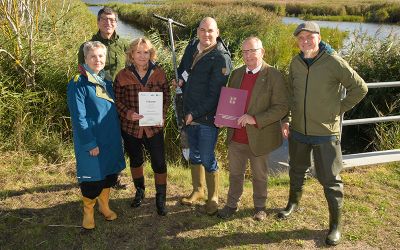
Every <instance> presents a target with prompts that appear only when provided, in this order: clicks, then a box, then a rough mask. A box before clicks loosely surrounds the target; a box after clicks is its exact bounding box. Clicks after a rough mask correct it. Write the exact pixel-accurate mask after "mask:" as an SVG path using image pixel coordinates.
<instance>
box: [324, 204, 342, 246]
mask: <svg viewBox="0 0 400 250" xmlns="http://www.w3.org/2000/svg"><path fill="white" fill-rule="evenodd" d="M328 208H329V232H328V235H327V236H326V239H325V243H326V244H327V245H330V246H336V245H337V244H339V242H340V238H341V236H342V233H341V221H342V209H341V208H339V205H338V202H337V201H336V200H333V199H332V201H328Z"/></svg>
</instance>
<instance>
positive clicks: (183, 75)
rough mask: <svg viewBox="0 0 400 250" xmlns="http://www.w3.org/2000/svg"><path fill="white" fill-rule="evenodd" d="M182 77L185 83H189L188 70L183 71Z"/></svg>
mask: <svg viewBox="0 0 400 250" xmlns="http://www.w3.org/2000/svg"><path fill="white" fill-rule="evenodd" d="M182 77H183V80H184V81H185V82H187V80H188V77H189V74H188V72H186V70H185V71H183V73H182Z"/></svg>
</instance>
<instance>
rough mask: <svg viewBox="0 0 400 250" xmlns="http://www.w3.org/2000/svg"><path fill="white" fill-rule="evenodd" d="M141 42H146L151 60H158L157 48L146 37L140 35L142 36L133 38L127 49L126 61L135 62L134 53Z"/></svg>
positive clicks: (128, 62)
mask: <svg viewBox="0 0 400 250" xmlns="http://www.w3.org/2000/svg"><path fill="white" fill-rule="evenodd" d="M141 44H146V46H147V47H148V48H149V52H150V61H152V62H155V61H156V60H157V52H156V49H155V48H154V46H153V44H152V43H151V42H150V40H149V39H147V38H146V37H140V38H136V39H135V40H133V41H132V42H131V44H130V45H129V48H128V50H127V51H126V63H127V64H128V65H130V64H134V62H133V59H132V54H133V53H135V51H136V50H137V48H138V47H139V45H141Z"/></svg>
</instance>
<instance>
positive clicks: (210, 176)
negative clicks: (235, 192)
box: [206, 170, 219, 215]
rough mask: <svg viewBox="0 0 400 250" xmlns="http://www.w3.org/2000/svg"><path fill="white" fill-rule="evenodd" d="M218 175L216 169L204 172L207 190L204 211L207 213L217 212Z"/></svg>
mask: <svg viewBox="0 0 400 250" xmlns="http://www.w3.org/2000/svg"><path fill="white" fill-rule="evenodd" d="M218 177H219V174H218V170H217V171H215V172H213V173H208V172H206V183H207V190H208V199H207V204H206V212H207V214H208V215H214V214H216V213H217V212H218V184H219V178H218Z"/></svg>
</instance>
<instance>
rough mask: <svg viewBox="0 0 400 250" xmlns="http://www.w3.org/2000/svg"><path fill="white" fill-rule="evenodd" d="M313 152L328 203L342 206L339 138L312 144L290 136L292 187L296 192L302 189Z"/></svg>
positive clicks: (318, 176) (319, 179)
mask: <svg viewBox="0 0 400 250" xmlns="http://www.w3.org/2000/svg"><path fill="white" fill-rule="evenodd" d="M311 153H312V154H313V156H314V165H315V170H316V173H317V179H318V181H319V182H320V183H321V185H322V186H323V188H324V193H325V197H326V199H327V201H328V205H329V206H334V207H336V208H341V207H342V206H343V182H342V179H341V178H340V175H339V173H340V171H341V170H342V168H343V165H342V151H341V147H340V141H339V140H338V139H336V140H332V141H328V142H323V143H320V144H311V143H304V142H300V141H298V140H296V139H295V138H293V137H292V136H290V137H289V157H290V159H289V165H290V170H289V176H290V189H291V190H292V191H294V192H298V191H301V190H302V188H303V184H304V175H305V172H306V170H307V169H308V168H309V167H310V166H311Z"/></svg>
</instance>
